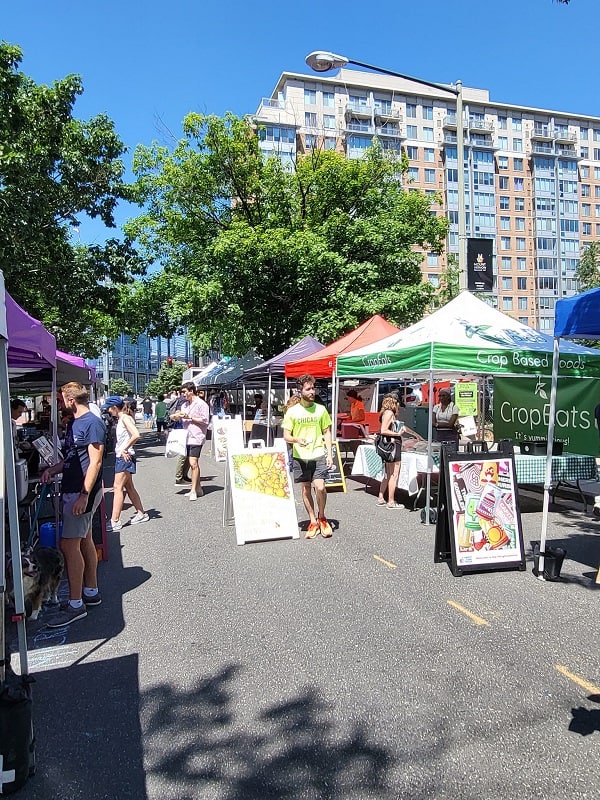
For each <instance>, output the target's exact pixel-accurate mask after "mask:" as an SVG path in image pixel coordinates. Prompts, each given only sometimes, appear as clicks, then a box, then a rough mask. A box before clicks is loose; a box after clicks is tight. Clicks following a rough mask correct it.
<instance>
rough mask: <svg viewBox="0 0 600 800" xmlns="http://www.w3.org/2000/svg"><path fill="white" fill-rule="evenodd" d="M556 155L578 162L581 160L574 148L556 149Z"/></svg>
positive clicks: (579, 154)
mask: <svg viewBox="0 0 600 800" xmlns="http://www.w3.org/2000/svg"><path fill="white" fill-rule="evenodd" d="M556 155H557V156H560V157H561V158H575V159H577V160H579V159H580V158H581V153H580V152H579V150H577V148H576V147H575V146H571V147H557V148H556Z"/></svg>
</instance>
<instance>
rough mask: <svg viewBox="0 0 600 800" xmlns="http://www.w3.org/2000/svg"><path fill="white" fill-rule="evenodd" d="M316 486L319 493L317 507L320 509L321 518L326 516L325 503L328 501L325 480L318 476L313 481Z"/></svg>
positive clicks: (316, 491) (316, 492) (317, 493)
mask: <svg viewBox="0 0 600 800" xmlns="http://www.w3.org/2000/svg"><path fill="white" fill-rule="evenodd" d="M313 486H314V487H315V494H316V495H317V508H318V510H319V518H323V517H324V516H325V505H326V503H327V489H326V488H325V481H324V480H323V479H322V478H317V480H316V481H313Z"/></svg>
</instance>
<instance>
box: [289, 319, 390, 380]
mask: <svg viewBox="0 0 600 800" xmlns="http://www.w3.org/2000/svg"><path fill="white" fill-rule="evenodd" d="M399 330H400V328H397V327H396V326H395V325H392V323H391V322H388V321H387V320H386V319H384V318H383V317H381V316H380V315H379V314H375V316H374V317H371V319H368V320H367V321H366V322H363V324H362V325H359V326H358V328H357V329H356V330H355V331H351V332H350V333H347V334H346V335H345V336H342V338H341V339H338V340H337V341H336V342H332V343H331V344H328V345H327V347H324V348H323V349H322V350H319V351H318V352H316V353H312V354H311V355H309V356H306V358H302V359H300V360H299V361H289V362H288V363H287V364H286V365H285V377H286V378H299V377H300V376H301V375H313V376H314V377H315V378H331V377H332V376H333V373H334V372H335V371H336V365H337V357H338V356H339V355H340V354H342V353H346V352H348V351H349V350H356V349H358V348H359V347H366V346H367V345H369V344H373V342H378V341H379V340H380V339H384V338H385V337H386V336H391V335H392V334H393V333H397V332H398V331H399Z"/></svg>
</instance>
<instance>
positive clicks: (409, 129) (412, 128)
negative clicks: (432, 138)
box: [406, 125, 418, 139]
mask: <svg viewBox="0 0 600 800" xmlns="http://www.w3.org/2000/svg"><path fill="white" fill-rule="evenodd" d="M406 138H407V139H417V138H418V137H417V126H416V125H407V126H406Z"/></svg>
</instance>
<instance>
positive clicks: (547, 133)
mask: <svg viewBox="0 0 600 800" xmlns="http://www.w3.org/2000/svg"><path fill="white" fill-rule="evenodd" d="M531 138H532V139H550V140H552V139H553V138H554V136H553V134H552V129H551V128H550V126H549V125H534V126H533V133H532V134H531Z"/></svg>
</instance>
